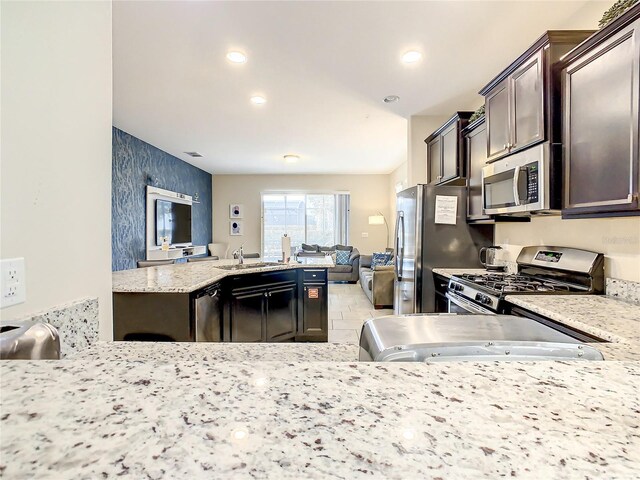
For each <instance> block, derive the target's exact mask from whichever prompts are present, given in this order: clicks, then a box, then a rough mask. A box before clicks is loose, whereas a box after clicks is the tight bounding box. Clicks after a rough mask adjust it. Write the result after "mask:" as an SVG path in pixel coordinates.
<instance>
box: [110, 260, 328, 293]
mask: <svg viewBox="0 0 640 480" xmlns="http://www.w3.org/2000/svg"><path fill="white" fill-rule="evenodd" d="M300 261H301V262H302V263H288V264H274V265H269V266H263V267H256V268H246V269H243V270H224V269H221V268H216V267H219V266H224V265H233V264H235V263H237V260H210V261H207V262H191V263H177V264H175V265H162V266H159V267H148V268H137V269H133V270H121V271H118V272H113V274H112V282H113V286H112V291H113V292H114V293H143V292H155V293H190V292H193V291H195V290H198V289H199V288H203V287H206V286H207V285H211V284H212V283H215V282H217V281H219V280H222V279H223V278H225V277H227V276H229V275H245V274H249V273H261V272H273V271H277V270H290V269H295V268H308V267H317V268H330V267H333V266H334V264H333V261H332V260H331V257H322V258H320V257H315V258H304V259H300ZM260 262H261V260H258V259H255V260H254V259H247V260H245V264H246V265H250V264H252V263H260Z"/></svg>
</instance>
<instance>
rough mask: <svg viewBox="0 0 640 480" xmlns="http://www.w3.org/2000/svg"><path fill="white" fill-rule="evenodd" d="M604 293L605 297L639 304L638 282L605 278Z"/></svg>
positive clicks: (639, 289)
mask: <svg viewBox="0 0 640 480" xmlns="http://www.w3.org/2000/svg"><path fill="white" fill-rule="evenodd" d="M605 292H606V294H607V296H610V297H616V298H619V299H621V300H627V301H629V302H634V303H638V304H640V282H631V281H629V280H620V279H619V278H607V279H606V285H605Z"/></svg>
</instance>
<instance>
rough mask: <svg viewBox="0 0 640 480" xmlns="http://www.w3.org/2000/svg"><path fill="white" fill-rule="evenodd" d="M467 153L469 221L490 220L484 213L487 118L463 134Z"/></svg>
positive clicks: (483, 118)
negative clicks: (483, 189)
mask: <svg viewBox="0 0 640 480" xmlns="http://www.w3.org/2000/svg"><path fill="white" fill-rule="evenodd" d="M463 134H464V138H465V144H466V151H467V152H466V153H467V221H468V222H474V221H479V220H489V219H490V218H491V217H490V216H489V215H485V214H484V213H483V211H482V167H484V166H485V165H486V163H487V125H486V121H485V117H481V118H479V119H478V120H476V121H474V122H473V123H470V124H469V125H468V126H467V128H466V129H465V130H464V132H463Z"/></svg>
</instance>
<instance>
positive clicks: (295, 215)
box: [262, 192, 349, 258]
mask: <svg viewBox="0 0 640 480" xmlns="http://www.w3.org/2000/svg"><path fill="white" fill-rule="evenodd" d="M348 230H349V194H342V193H308V194H307V193H284V192H283V193H263V194H262V256H263V257H265V258H281V256H282V253H281V248H282V243H281V240H282V236H283V235H284V234H285V233H286V234H287V235H288V236H289V237H291V246H292V247H296V248H299V247H300V246H301V245H302V244H303V243H308V244H313V243H317V244H318V245H323V246H330V245H335V244H336V243H341V244H345V245H346V244H347V243H348Z"/></svg>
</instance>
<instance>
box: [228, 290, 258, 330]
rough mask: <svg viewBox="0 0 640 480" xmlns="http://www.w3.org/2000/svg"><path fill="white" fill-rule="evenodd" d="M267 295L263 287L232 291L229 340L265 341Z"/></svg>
mask: <svg viewBox="0 0 640 480" xmlns="http://www.w3.org/2000/svg"><path fill="white" fill-rule="evenodd" d="M265 295H266V291H265V290H263V289H258V290H249V291H240V292H232V293H231V300H230V302H229V303H230V305H229V309H230V318H229V320H230V326H231V328H230V332H229V333H230V338H229V341H231V342H264V341H265V331H264V330H265V329H264V323H265V304H266V301H265Z"/></svg>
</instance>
